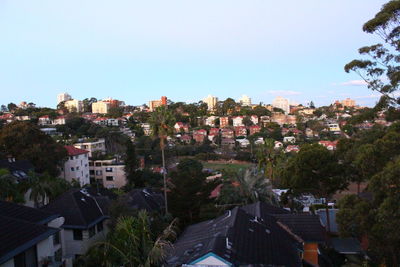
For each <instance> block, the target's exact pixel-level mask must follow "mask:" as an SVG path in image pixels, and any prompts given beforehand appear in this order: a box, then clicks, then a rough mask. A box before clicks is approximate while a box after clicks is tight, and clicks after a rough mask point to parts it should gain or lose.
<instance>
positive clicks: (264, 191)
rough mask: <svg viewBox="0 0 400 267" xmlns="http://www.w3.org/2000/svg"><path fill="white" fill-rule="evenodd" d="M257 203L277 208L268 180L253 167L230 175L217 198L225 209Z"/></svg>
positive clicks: (277, 202)
mask: <svg viewBox="0 0 400 267" xmlns="http://www.w3.org/2000/svg"><path fill="white" fill-rule="evenodd" d="M257 201H262V202H266V203H269V204H271V205H274V206H279V201H278V199H277V198H276V197H275V195H274V192H273V191H272V185H271V183H270V181H269V179H266V178H265V176H264V174H263V173H262V172H260V171H259V170H257V168H255V167H254V168H250V169H247V170H245V171H240V172H238V173H237V174H236V175H235V174H231V175H230V178H229V179H228V180H227V181H226V182H225V183H224V185H223V187H222V190H221V194H220V196H219V197H218V202H219V203H220V204H221V206H225V207H226V206H237V205H247V204H251V203H255V202H257Z"/></svg>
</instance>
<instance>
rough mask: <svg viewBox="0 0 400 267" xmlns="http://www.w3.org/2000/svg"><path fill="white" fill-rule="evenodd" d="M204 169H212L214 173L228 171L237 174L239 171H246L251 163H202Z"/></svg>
mask: <svg viewBox="0 0 400 267" xmlns="http://www.w3.org/2000/svg"><path fill="white" fill-rule="evenodd" d="M201 163H203V166H204V168H206V169H212V170H214V171H220V170H224V169H225V170H228V171H234V172H237V171H239V170H240V169H243V170H245V169H247V168H248V167H250V166H251V165H252V164H251V163H236V162H235V163H229V162H206V161H202V162H201Z"/></svg>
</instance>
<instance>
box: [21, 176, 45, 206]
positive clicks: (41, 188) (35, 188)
mask: <svg viewBox="0 0 400 267" xmlns="http://www.w3.org/2000/svg"><path fill="white" fill-rule="evenodd" d="M24 188H25V189H26V192H29V199H30V200H32V201H33V202H34V203H35V206H36V207H40V206H44V205H45V204H46V203H45V202H46V199H47V198H48V197H49V196H50V195H51V186H50V182H49V177H48V176H47V175H38V174H36V173H35V172H30V173H29V174H28V179H27V181H26V183H25V185H24Z"/></svg>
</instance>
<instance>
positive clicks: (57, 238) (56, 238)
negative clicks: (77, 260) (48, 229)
mask: <svg viewBox="0 0 400 267" xmlns="http://www.w3.org/2000/svg"><path fill="white" fill-rule="evenodd" d="M53 244H54V245H58V244H60V232H57V233H55V234H54V235H53Z"/></svg>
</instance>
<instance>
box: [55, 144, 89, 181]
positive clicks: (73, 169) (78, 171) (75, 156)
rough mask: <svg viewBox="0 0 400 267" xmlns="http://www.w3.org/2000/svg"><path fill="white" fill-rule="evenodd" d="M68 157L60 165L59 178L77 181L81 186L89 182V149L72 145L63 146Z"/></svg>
mask: <svg viewBox="0 0 400 267" xmlns="http://www.w3.org/2000/svg"><path fill="white" fill-rule="evenodd" d="M64 147H65V149H66V150H67V153H68V158H67V160H66V161H64V165H63V166H62V167H61V178H64V179H65V180H67V181H68V182H72V181H74V180H75V181H77V182H79V184H80V185H81V186H84V185H86V184H89V183H90V177H89V157H88V155H89V151H87V150H83V149H79V148H76V147H74V146H64Z"/></svg>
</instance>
